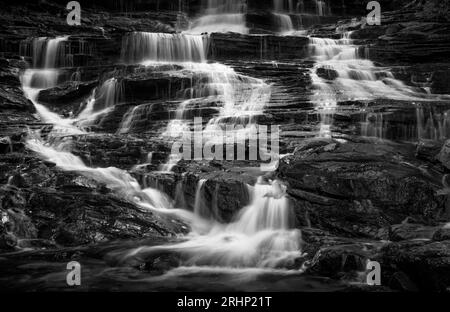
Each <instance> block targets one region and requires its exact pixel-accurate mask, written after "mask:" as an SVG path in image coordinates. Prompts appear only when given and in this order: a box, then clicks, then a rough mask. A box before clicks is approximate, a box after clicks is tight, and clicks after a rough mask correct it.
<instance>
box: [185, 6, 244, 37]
mask: <svg viewBox="0 0 450 312" xmlns="http://www.w3.org/2000/svg"><path fill="white" fill-rule="evenodd" d="M202 7H203V15H202V16H200V17H199V18H197V19H196V20H194V21H193V22H192V24H191V26H190V27H189V29H188V30H187V31H186V33H190V34H203V33H214V32H218V33H227V32H235V33H241V34H247V33H248V32H249V29H248V28H247V25H246V19H245V13H246V12H247V4H246V1H245V0H206V1H205V0H204V1H203V3H202Z"/></svg>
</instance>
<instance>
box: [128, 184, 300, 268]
mask: <svg viewBox="0 0 450 312" xmlns="http://www.w3.org/2000/svg"><path fill="white" fill-rule="evenodd" d="M204 182H205V181H202V182H200V184H203V183H204ZM250 190H251V197H252V199H251V203H250V205H249V206H247V207H245V208H243V209H242V211H240V213H239V214H238V215H237V216H236V219H235V221H234V222H231V223H229V224H219V223H213V222H211V221H209V222H205V221H204V220H203V221H202V219H200V218H199V216H197V218H196V219H195V220H196V224H194V227H193V228H194V229H196V231H194V232H193V233H191V234H190V236H189V237H188V240H187V241H186V242H182V243H179V244H174V245H167V246H157V247H140V248H137V249H135V250H132V251H131V252H129V253H128V254H126V255H125V256H124V260H126V259H129V258H134V257H140V258H146V257H151V256H152V254H158V253H160V252H161V251H165V252H171V253H175V254H178V255H180V257H181V258H182V259H183V261H182V264H183V265H184V266H187V267H192V269H193V270H198V268H199V267H205V268H210V269H211V270H219V271H220V270H221V268H252V267H253V268H255V267H256V268H265V269H275V268H279V267H288V266H291V265H293V264H294V262H295V261H296V260H297V259H299V258H301V257H302V253H301V233H300V231H299V230H295V229H293V224H291V223H292V222H293V214H292V213H293V212H292V210H291V207H290V204H289V200H288V198H287V197H286V193H285V191H286V189H285V186H284V185H283V184H282V183H280V182H279V181H276V180H275V181H269V182H264V181H263V180H259V181H258V183H257V184H256V185H255V186H254V187H250ZM196 225H198V226H197V227H196Z"/></svg>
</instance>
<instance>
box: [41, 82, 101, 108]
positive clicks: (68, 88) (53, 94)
mask: <svg viewBox="0 0 450 312" xmlns="http://www.w3.org/2000/svg"><path fill="white" fill-rule="evenodd" d="M96 86H97V82H83V83H79V82H73V81H71V82H66V83H64V84H63V85H59V86H57V87H55V88H52V89H47V90H43V91H41V92H40V93H39V97H38V101H39V102H40V103H42V104H44V105H46V106H47V107H49V108H50V109H51V110H52V111H55V112H58V113H60V114H64V113H66V114H67V113H70V112H71V113H72V114H76V113H77V112H78V111H79V110H80V104H81V103H83V101H84V100H86V99H87V98H88V97H89V96H90V95H91V93H92V90H93V88H94V87H96Z"/></svg>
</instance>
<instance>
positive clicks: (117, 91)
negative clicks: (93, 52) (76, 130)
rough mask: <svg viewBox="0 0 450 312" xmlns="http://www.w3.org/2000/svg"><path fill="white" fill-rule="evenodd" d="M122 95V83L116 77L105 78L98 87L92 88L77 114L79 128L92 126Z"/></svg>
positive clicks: (118, 101)
mask: <svg viewBox="0 0 450 312" xmlns="http://www.w3.org/2000/svg"><path fill="white" fill-rule="evenodd" d="M123 96H124V90H123V85H122V83H121V81H119V80H118V79H117V78H114V77H113V78H110V79H107V80H106V81H105V82H103V84H102V85H101V87H100V88H98V89H94V91H93V92H92V95H91V96H90V97H89V98H88V100H87V101H86V106H85V108H84V110H83V111H82V112H81V113H80V114H79V115H78V117H77V119H76V124H77V125H78V126H79V127H81V128H87V127H89V126H92V125H93V124H94V123H95V122H96V121H97V120H98V119H99V118H101V117H102V116H104V115H106V114H107V113H108V112H109V111H111V110H112V109H113V108H114V106H115V105H117V104H119V103H120V101H121V100H122V98H123Z"/></svg>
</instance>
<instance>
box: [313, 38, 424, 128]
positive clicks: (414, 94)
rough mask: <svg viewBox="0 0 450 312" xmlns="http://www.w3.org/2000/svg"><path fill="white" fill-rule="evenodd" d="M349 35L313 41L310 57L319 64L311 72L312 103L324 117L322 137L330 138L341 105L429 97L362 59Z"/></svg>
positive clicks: (322, 117)
mask: <svg viewBox="0 0 450 312" xmlns="http://www.w3.org/2000/svg"><path fill="white" fill-rule="evenodd" d="M350 36H351V33H344V34H343V36H342V39H339V40H334V39H324V38H310V45H309V50H310V55H311V56H312V58H313V59H314V60H315V61H316V64H315V65H314V66H313V68H312V69H311V80H312V86H313V92H312V95H311V101H312V102H313V103H314V104H315V105H316V108H317V110H318V112H319V114H320V115H321V120H322V122H321V131H320V135H321V136H330V135H331V133H330V125H331V119H332V115H333V114H334V112H335V111H336V109H337V106H338V103H339V102H345V101H367V100H373V99H379V98H384V99H396V100H402V101H406V100H409V101H420V100H426V98H427V95H426V94H423V93H421V92H420V90H418V89H416V88H412V87H408V86H406V85H405V84H404V83H403V82H401V81H399V80H397V79H395V78H394V75H393V74H392V72H390V71H389V69H387V68H383V67H376V66H375V64H374V63H373V62H372V61H370V60H368V59H361V58H360V57H359V49H358V47H357V46H355V45H354V44H353V41H352V40H351V39H350Z"/></svg>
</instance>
